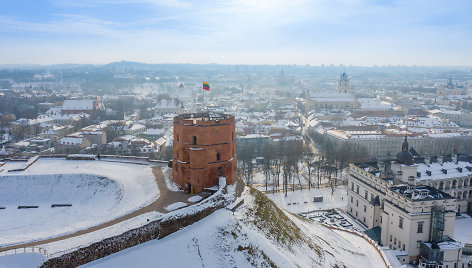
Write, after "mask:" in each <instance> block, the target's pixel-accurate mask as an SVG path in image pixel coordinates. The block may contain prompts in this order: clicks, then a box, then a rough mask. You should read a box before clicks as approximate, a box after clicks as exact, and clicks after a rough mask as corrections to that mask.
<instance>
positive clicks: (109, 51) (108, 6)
mask: <svg viewBox="0 0 472 268" xmlns="http://www.w3.org/2000/svg"><path fill="white" fill-rule="evenodd" d="M0 7H1V8H0V36H1V37H2V38H1V39H2V42H1V44H0V50H1V51H2V52H3V53H0V62H1V63H2V64H43V65H44V64H62V63H81V64H84V63H87V64H105V63H109V62H113V61H121V60H127V61H138V62H145V63H196V64H205V63H218V64H299V65H305V64H311V65H321V64H326V65H329V64H336V65H337V64H344V65H350V64H352V65H358V66H372V65H418V66H432V65H435V66H464V65H469V64H470V63H471V62H472V46H471V45H470V44H471V43H472V21H471V20H470V14H471V13H472V3H471V2H470V1H467V0H454V1H427V0H414V1H358V0H345V1H339V0H336V1H323V0H318V1H305V0H293V1H270V0H261V1H250V0H236V1H185V0H117V1H107V0H86V1H72V0H65V1H58V0H39V1H15V0H4V1H2V2H1V4H0Z"/></svg>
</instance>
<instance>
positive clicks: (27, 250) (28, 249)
mask: <svg viewBox="0 0 472 268" xmlns="http://www.w3.org/2000/svg"><path fill="white" fill-rule="evenodd" d="M24 253H39V254H41V255H43V256H45V257H46V258H49V257H50V255H49V254H48V251H47V250H45V249H44V248H40V247H24V248H17V249H11V250H7V251H1V252H0V256H8V255H15V254H24Z"/></svg>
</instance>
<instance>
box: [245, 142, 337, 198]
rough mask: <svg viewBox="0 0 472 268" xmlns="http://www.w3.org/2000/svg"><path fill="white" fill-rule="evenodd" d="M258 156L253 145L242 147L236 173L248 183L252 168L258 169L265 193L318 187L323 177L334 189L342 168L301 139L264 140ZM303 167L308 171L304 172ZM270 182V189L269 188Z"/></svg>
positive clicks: (324, 181) (251, 180) (252, 171)
mask: <svg viewBox="0 0 472 268" xmlns="http://www.w3.org/2000/svg"><path fill="white" fill-rule="evenodd" d="M257 155H259V156H258V157H256V152H255V151H254V147H253V146H244V147H243V148H241V150H240V151H239V152H238V159H239V164H240V165H239V166H240V169H239V174H240V175H241V176H242V177H243V178H244V180H245V181H246V183H247V184H249V185H251V184H252V183H253V173H254V170H255V169H261V170H262V173H263V174H264V186H265V190H266V192H268V191H269V190H272V191H273V192H276V191H280V190H282V191H283V192H284V194H285V195H287V192H288V191H289V188H291V189H292V191H294V190H295V188H296V187H299V188H300V189H303V188H304V187H306V186H308V189H311V188H312V187H313V185H316V186H317V187H318V188H319V187H320V186H321V185H323V184H324V183H326V180H327V183H329V185H330V186H332V187H333V190H334V187H335V186H336V185H337V178H338V170H339V168H341V167H342V166H341V165H340V163H339V162H337V161H332V160H330V158H329V157H327V156H326V155H321V154H315V153H313V152H312V151H311V149H310V147H309V146H304V145H303V143H302V142H301V141H279V142H273V143H267V144H264V145H263V146H262V147H261V150H260V151H259V152H257ZM305 170H306V171H307V172H304V171H305ZM305 173H307V174H306V175H305ZM302 176H305V179H306V181H307V183H306V184H305V183H303V181H302ZM270 185H271V186H272V189H269V186H270ZM280 187H282V189H280Z"/></svg>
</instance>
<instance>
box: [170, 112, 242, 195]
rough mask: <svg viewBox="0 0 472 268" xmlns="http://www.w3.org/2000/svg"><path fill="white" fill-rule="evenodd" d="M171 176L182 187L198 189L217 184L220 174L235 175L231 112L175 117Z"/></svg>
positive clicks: (230, 180) (228, 178)
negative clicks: (229, 113)
mask: <svg viewBox="0 0 472 268" xmlns="http://www.w3.org/2000/svg"><path fill="white" fill-rule="evenodd" d="M173 153H174V158H173V160H172V177H173V180H174V182H175V183H177V184H178V185H179V186H180V187H181V188H182V189H184V190H186V191H189V192H190V191H192V190H193V192H195V193H199V192H201V191H202V190H203V188H207V187H211V186H214V185H218V178H219V177H220V176H222V177H226V179H227V180H226V182H227V183H228V184H233V182H234V178H235V176H236V166H237V161H236V136H235V120H234V116H232V115H227V114H215V113H211V112H210V113H195V114H181V115H178V116H176V117H174V143H173Z"/></svg>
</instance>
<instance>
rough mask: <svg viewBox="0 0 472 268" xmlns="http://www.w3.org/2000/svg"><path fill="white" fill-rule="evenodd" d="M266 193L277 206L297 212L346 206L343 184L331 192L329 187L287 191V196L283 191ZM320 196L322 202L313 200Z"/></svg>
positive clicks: (345, 193) (345, 192) (343, 207)
mask: <svg viewBox="0 0 472 268" xmlns="http://www.w3.org/2000/svg"><path fill="white" fill-rule="evenodd" d="M266 195H267V197H269V198H270V199H271V200H272V201H274V202H275V203H276V204H277V205H278V206H279V207H281V208H283V209H286V210H288V211H290V212H292V213H297V214H298V213H301V212H309V211H313V210H321V209H332V208H339V209H345V208H346V207H347V202H346V200H347V199H346V198H347V191H346V186H344V185H342V186H338V187H336V188H334V192H331V188H320V189H316V188H312V189H311V190H308V189H303V190H296V191H293V192H292V191H288V192H287V196H285V194H284V193H283V192H278V193H275V194H272V193H267V194H266ZM320 196H322V197H323V202H313V198H314V197H320Z"/></svg>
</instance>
